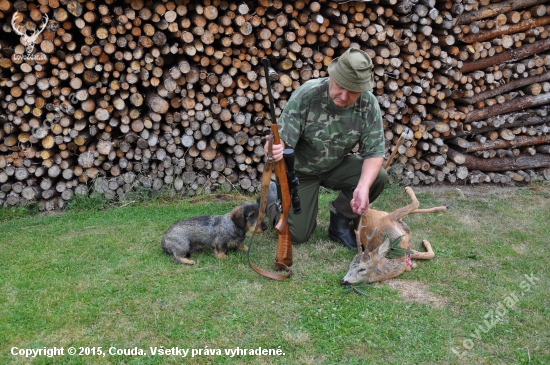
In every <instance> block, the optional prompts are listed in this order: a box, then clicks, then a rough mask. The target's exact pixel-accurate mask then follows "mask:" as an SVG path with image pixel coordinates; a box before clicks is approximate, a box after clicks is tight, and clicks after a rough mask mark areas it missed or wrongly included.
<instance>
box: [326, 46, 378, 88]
mask: <svg viewBox="0 0 550 365" xmlns="http://www.w3.org/2000/svg"><path fill="white" fill-rule="evenodd" d="M372 67H373V65H372V60H371V59H370V57H369V55H368V54H367V52H365V51H361V50H360V49H357V48H350V49H348V50H347V51H346V52H344V53H343V54H342V55H341V56H340V57H337V58H335V59H333V60H332V62H331V63H330V65H329V66H328V74H329V75H330V77H332V79H333V80H334V81H335V82H336V83H337V84H338V86H340V87H342V88H344V89H346V90H349V91H352V92H363V91H370V90H372V88H373V86H374V79H373V76H372Z"/></svg>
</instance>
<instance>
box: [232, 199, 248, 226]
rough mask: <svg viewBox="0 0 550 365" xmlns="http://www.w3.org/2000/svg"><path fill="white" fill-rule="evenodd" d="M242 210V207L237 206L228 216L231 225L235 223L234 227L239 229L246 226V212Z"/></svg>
mask: <svg viewBox="0 0 550 365" xmlns="http://www.w3.org/2000/svg"><path fill="white" fill-rule="evenodd" d="M244 210H245V209H244V207H243V206H242V205H239V206H238V207H236V208H235V209H233V210H232V211H231V215H230V217H231V220H232V221H233V223H235V225H236V226H237V227H239V228H241V229H244V228H245V226H246V212H245V211H244Z"/></svg>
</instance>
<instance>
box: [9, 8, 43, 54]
mask: <svg viewBox="0 0 550 365" xmlns="http://www.w3.org/2000/svg"><path fill="white" fill-rule="evenodd" d="M18 13H19V12H18V11H16V12H15V13H14V14H13V16H12V18H11V26H12V29H13V30H14V32H15V33H16V34H18V35H20V36H21V43H22V44H23V45H24V46H25V47H26V51H27V53H28V54H30V53H32V51H33V49H34V43H35V41H36V38H38V36H39V35H40V33H42V32H43V31H44V29H46V27H47V26H48V20H49V19H50V18H48V15H47V14H44V16H43V18H44V23H42V26H41V28H40V30H37V29H35V30H33V32H32V34H31V35H28V34H27V31H26V30H25V32H21V31H20V30H19V29H18V25H19V24H17V23H15V17H16V15H17V14H18ZM23 41H24V42H23Z"/></svg>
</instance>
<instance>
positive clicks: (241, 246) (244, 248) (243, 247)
mask: <svg viewBox="0 0 550 365" xmlns="http://www.w3.org/2000/svg"><path fill="white" fill-rule="evenodd" d="M237 249H239V250H241V251H244V252H246V251H248V246H247V245H239V246H238V247H237Z"/></svg>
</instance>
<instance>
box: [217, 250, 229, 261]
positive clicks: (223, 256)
mask: <svg viewBox="0 0 550 365" xmlns="http://www.w3.org/2000/svg"><path fill="white" fill-rule="evenodd" d="M216 257H217V258H219V259H221V260H225V259H226V258H227V255H226V254H224V253H223V252H216Z"/></svg>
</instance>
